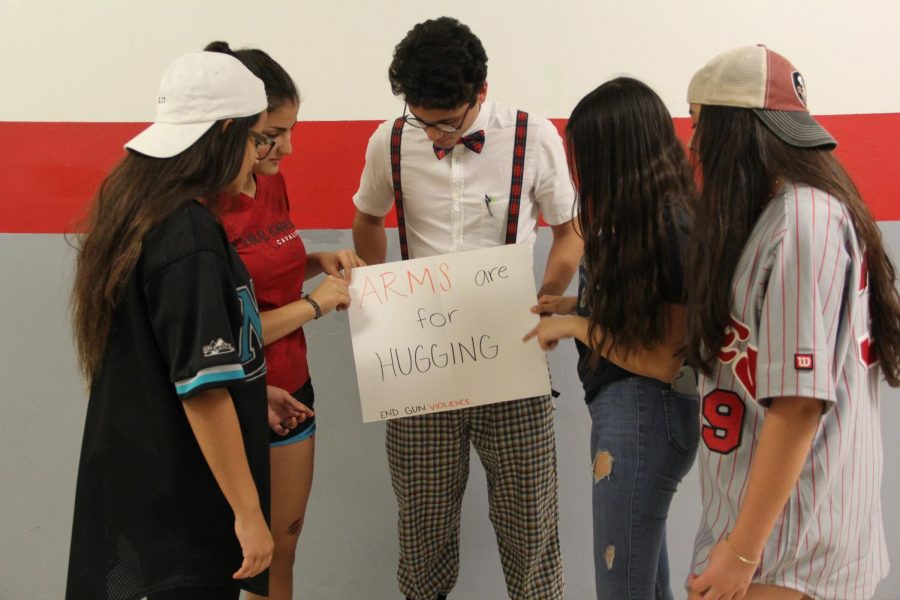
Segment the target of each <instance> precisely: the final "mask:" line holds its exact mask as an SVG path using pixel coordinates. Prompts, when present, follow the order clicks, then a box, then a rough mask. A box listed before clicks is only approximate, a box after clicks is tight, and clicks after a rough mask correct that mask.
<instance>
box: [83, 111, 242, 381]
mask: <svg viewBox="0 0 900 600" xmlns="http://www.w3.org/2000/svg"><path fill="white" fill-rule="evenodd" d="M258 119H259V115H254V116H252V117H243V118H237V119H233V120H232V121H231V123H230V124H229V125H228V126H227V127H226V126H225V121H218V122H216V123H215V124H214V125H213V126H212V127H210V128H209V130H208V131H207V132H206V133H204V134H203V136H201V137H200V139H199V140H197V141H196V142H194V144H193V145H191V146H190V147H189V148H188V149H187V150H185V151H184V152H182V153H180V154H177V155H176V156H173V157H171V158H152V157H149V156H145V155H143V154H139V153H137V152H134V151H129V152H128V154H127V156H126V157H125V158H124V159H122V161H121V162H120V163H119V164H118V165H117V166H116V167H115V168H114V169H113V170H112V172H111V173H110V174H109V175H107V177H106V179H104V181H103V183H102V184H101V185H100V188H99V189H98V190H97V193H96V194H95V196H94V198H93V201H92V204H91V208H90V213H89V215H88V218H87V223H86V225H87V227H86V230H87V233H86V234H84V235H83V236H82V237H81V239H80V243H79V244H78V250H79V252H78V257H77V259H76V267H75V282H74V285H73V289H72V298H71V303H72V320H73V326H74V337H75V346H76V348H77V351H78V358H79V364H80V367H81V370H82V373H83V374H84V376H85V377H86V378H87V379H88V380H89V381H90V380H91V379H92V378H93V377H94V375H96V373H97V371H98V370H99V368H100V362H101V358H102V356H103V351H104V349H105V347H106V342H107V338H108V336H109V330H110V325H111V323H112V319H113V313H114V312H115V309H116V306H117V305H118V303H119V301H120V300H121V298H122V295H123V293H124V291H125V289H126V287H127V285H128V282H129V281H130V279H131V277H132V275H133V273H134V270H135V268H136V265H137V263H138V260H139V259H140V256H141V246H142V243H143V240H144V238H145V237H146V235H147V234H148V233H149V232H150V231H151V230H152V229H153V228H154V227H156V226H157V225H159V224H160V223H161V222H162V221H163V220H165V219H166V218H167V217H169V216H170V215H171V214H172V213H174V212H175V211H176V210H177V209H178V208H179V207H181V206H182V205H184V204H187V203H188V202H193V201H194V200H197V199H203V200H204V201H205V203H206V205H207V206H208V207H209V208H210V209H211V210H213V211H214V212H216V211H217V210H218V209H219V207H220V205H221V203H222V201H223V198H222V195H221V191H222V190H223V189H224V188H225V187H226V186H227V185H228V184H230V183H231V182H232V181H234V179H235V178H236V177H237V176H238V174H239V173H240V169H241V166H242V164H243V161H244V157H245V152H247V151H248V150H247V137H248V135H249V132H250V128H251V127H252V126H253V125H254V124H255V123H256V121H257V120H258ZM223 128H224V130H223Z"/></svg>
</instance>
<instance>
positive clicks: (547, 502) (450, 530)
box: [386, 397, 563, 600]
mask: <svg viewBox="0 0 900 600" xmlns="http://www.w3.org/2000/svg"><path fill="white" fill-rule="evenodd" d="M470 441H471V443H472V445H474V446H475V450H476V452H478V456H479V457H480V458H481V464H482V465H484V470H485V473H486V474H487V489H488V499H489V505H490V510H489V516H490V519H491V522H492V523H493V525H494V531H495V533H496V535H497V544H498V546H499V549H500V560H501V563H502V565H503V573H504V575H505V578H506V587H507V590H508V592H509V596H510V598H511V599H512V600H555V599H558V598H562V597H563V572H562V562H561V560H560V554H559V536H558V533H557V521H558V516H559V509H558V506H557V495H556V492H557V478H556V441H555V438H554V433H553V404H552V402H551V400H550V398H549V397H539V398H528V399H524V400H516V401H513V402H501V403H498V404H489V405H485V406H475V407H472V408H466V409H462V410H457V411H449V412H440V413H432V414H427V415H419V416H414V417H407V418H403V419H395V420H393V421H389V422H388V423H387V443H386V446H387V455H388V463H389V465H390V469H391V481H392V482H393V486H394V493H395V494H396V496H397V504H398V508H399V524H398V528H399V532H398V533H399V542H400V565H399V568H398V578H399V581H400V591H401V592H403V593H404V594H405V595H406V596H408V597H409V598H413V599H414V600H434V599H435V598H436V597H437V596H438V594H447V593H448V592H449V591H450V590H451V589H452V588H453V586H454V584H455V583H456V577H457V574H458V572H459V520H460V509H461V507H462V497H463V492H464V491H465V488H466V480H467V479H468V476H469V442H470Z"/></svg>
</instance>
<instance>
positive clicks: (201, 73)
mask: <svg viewBox="0 0 900 600" xmlns="http://www.w3.org/2000/svg"><path fill="white" fill-rule="evenodd" d="M267 105H268V103H267V101H266V89H265V86H264V85H263V82H262V81H261V80H260V79H259V78H258V77H256V76H255V75H253V73H251V72H250V71H249V70H248V69H247V67H245V66H244V65H243V64H242V63H241V61H239V60H238V59H236V58H234V57H233V56H229V55H227V54H223V53H221V52H192V53H190V54H185V55H184V56H180V57H178V58H176V59H175V61H174V62H172V64H171V65H169V68H168V69H166V72H165V73H164V74H163V77H162V81H161V82H160V84H159V94H158V95H157V98H156V120H155V121H154V123H153V124H152V125H150V127H148V128H147V129H145V130H144V131H142V132H141V133H139V134H138V135H137V136H135V137H134V138H132V139H131V141H129V142H128V143H127V144H125V148H127V149H129V150H134V151H135V152H140V153H141V154H145V155H147V156H152V157H155V158H170V157H172V156H175V155H176V154H180V153H181V152H184V151H185V150H187V149H188V148H189V147H190V146H191V144H193V143H194V142H196V141H197V140H198V139H200V137H201V136H202V135H203V134H204V133H206V132H207V131H208V130H209V128H210V127H212V126H213V124H214V123H215V122H216V121H220V120H222V119H235V118H239V117H249V116H252V115H256V114H259V113H261V112H262V111H264V110H266V106H267Z"/></svg>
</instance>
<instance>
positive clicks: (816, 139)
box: [687, 45, 837, 148]
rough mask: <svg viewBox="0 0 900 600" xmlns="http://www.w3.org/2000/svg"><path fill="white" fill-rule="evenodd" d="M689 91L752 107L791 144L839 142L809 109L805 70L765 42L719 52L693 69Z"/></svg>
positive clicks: (709, 101) (716, 102) (691, 98)
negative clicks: (801, 71)
mask: <svg viewBox="0 0 900 600" xmlns="http://www.w3.org/2000/svg"><path fill="white" fill-rule="evenodd" d="M687 95H688V102H690V103H691V104H700V105H713V106H734V107H738V108H749V109H751V110H753V113H754V114H755V115H756V116H757V117H759V119H760V120H761V121H762V122H763V123H764V124H765V125H766V127H768V128H769V130H770V131H771V132H772V133H774V134H775V135H776V136H778V138H779V139H781V141H783V142H784V143H786V144H789V145H791V146H797V147H799V148H835V147H837V141H836V140H835V139H834V138H833V137H832V136H831V134H830V133H828V132H827V131H826V130H825V128H824V127H822V126H821V125H819V123H818V122H817V121H816V120H815V119H814V118H812V116H811V115H810V114H809V109H808V108H807V106H806V82H805V81H804V80H803V76H802V75H801V74H800V71H798V70H797V69H796V68H795V67H794V65H792V64H791V63H790V62H789V61H788V60H787V59H786V58H785V57H783V56H781V55H780V54H778V53H777V52H773V51H772V50H769V49H768V48H766V47H765V46H763V45H759V46H744V47H742V48H735V49H734V50H729V51H727V52H723V53H722V54H720V55H718V56H717V57H715V58H714V59H712V60H711V61H709V62H708V63H707V64H706V66H704V67H703V68H702V69H700V70H699V71H697V72H696V73H695V74H694V77H693V78H692V79H691V83H690V85H689V86H688V94H687Z"/></svg>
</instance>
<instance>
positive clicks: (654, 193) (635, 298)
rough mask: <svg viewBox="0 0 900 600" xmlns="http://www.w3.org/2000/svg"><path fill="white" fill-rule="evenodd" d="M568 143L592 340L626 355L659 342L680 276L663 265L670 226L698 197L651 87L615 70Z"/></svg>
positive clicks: (578, 111) (573, 125)
mask: <svg viewBox="0 0 900 600" xmlns="http://www.w3.org/2000/svg"><path fill="white" fill-rule="evenodd" d="M566 141H567V146H568V150H569V155H568V159H569V169H570V171H571V172H572V175H573V180H574V181H575V188H576V191H577V202H578V205H579V208H580V210H579V213H578V221H579V225H580V228H581V231H582V235H583V236H584V260H585V266H586V268H587V275H588V285H587V292H586V303H587V306H588V308H589V311H590V331H589V339H592V340H597V344H596V345H595V347H597V348H606V347H607V346H609V345H611V346H612V347H616V348H617V349H618V351H619V352H622V353H624V354H628V353H631V352H635V351H637V350H639V349H641V348H649V347H651V346H653V345H654V344H659V343H662V342H664V340H665V332H666V331H667V330H668V316H667V312H666V310H665V305H666V303H667V301H670V300H667V294H668V293H669V290H671V289H672V288H673V286H674V285H676V284H675V280H674V279H673V277H677V278H680V277H678V276H676V275H675V274H672V273H669V272H668V271H667V268H668V266H669V265H671V264H672V262H673V261H672V260H671V258H672V257H671V256H670V253H671V252H672V251H673V246H672V243H670V238H671V232H672V231H673V230H672V228H673V227H678V226H680V225H679V224H678V223H677V222H676V219H675V216H676V215H678V214H681V215H685V216H689V215H690V210H691V208H692V206H693V204H694V202H695V196H696V189H695V187H694V181H693V177H692V173H691V168H690V164H689V163H688V159H687V156H686V154H685V152H684V148H683V146H682V144H681V142H680V141H679V140H678V138H677V137H676V136H675V129H674V126H673V124H672V117H671V116H670V115H669V111H668V110H666V107H665V104H663V101H662V100H661V99H660V98H659V96H658V95H657V94H656V93H655V92H654V91H653V90H652V89H650V88H649V87H648V86H647V85H645V84H644V83H642V82H640V81H638V80H636V79H632V78H630V77H619V78H616V79H613V80H611V81H607V82H606V83H604V84H603V85H601V86H600V87H598V88H597V89H595V90H594V91H592V92H591V93H590V94H588V95H587V96H585V97H584V98H582V100H581V101H580V102H579V103H578V105H577V106H576V107H575V109H574V110H573V111H572V116H571V117H569V122H568V124H567V125H566ZM678 250H679V249H678V248H677V246H676V249H675V251H678ZM679 262H680V261H679Z"/></svg>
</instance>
